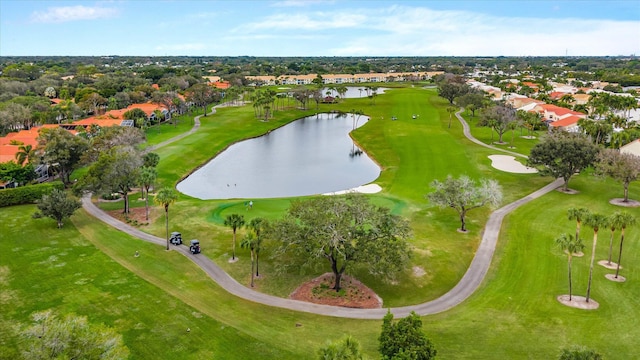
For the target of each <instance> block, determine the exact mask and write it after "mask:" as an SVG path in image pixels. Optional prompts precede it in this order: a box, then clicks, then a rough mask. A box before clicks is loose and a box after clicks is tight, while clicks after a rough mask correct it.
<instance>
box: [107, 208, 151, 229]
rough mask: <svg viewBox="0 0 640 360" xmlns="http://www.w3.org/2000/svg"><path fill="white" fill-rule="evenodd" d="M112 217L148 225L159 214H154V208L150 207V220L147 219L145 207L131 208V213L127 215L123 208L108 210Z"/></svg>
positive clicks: (131, 223)
mask: <svg viewBox="0 0 640 360" xmlns="http://www.w3.org/2000/svg"><path fill="white" fill-rule="evenodd" d="M106 213H107V214H109V215H110V216H111V217H113V218H115V219H118V220H120V221H122V222H124V223H128V224H129V225H133V226H146V225H149V223H150V222H151V221H153V220H154V219H155V218H156V217H157V214H154V211H153V209H152V208H151V207H150V208H149V221H147V219H146V210H145V208H143V207H142V208H129V214H128V215H126V216H125V214H123V213H122V209H118V210H109V211H106Z"/></svg>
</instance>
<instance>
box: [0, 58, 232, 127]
mask: <svg viewBox="0 0 640 360" xmlns="http://www.w3.org/2000/svg"><path fill="white" fill-rule="evenodd" d="M31 67H32V65H26V64H23V63H20V64H10V65H7V66H6V68H7V69H9V70H8V72H3V73H2V75H1V76H0V135H4V134H6V133H7V132H10V131H18V130H21V129H29V128H31V127H32V126H34V125H39V124H46V123H61V122H68V121H73V120H77V119H79V118H82V117H85V116H88V115H92V114H99V113H102V112H104V111H107V110H116V109H122V108H126V107H127V106H129V105H131V104H134V103H144V102H148V101H152V102H155V103H158V104H162V105H164V106H165V107H166V108H167V109H169V111H170V113H174V112H177V113H179V114H181V113H184V112H186V111H187V110H189V108H190V106H196V107H205V106H206V105H207V104H211V103H215V102H218V101H220V100H221V98H222V93H221V92H220V91H219V90H217V89H215V88H213V87H210V86H208V85H207V84H206V80H205V79H204V78H202V77H201V76H200V75H192V74H188V73H185V72H182V71H175V69H172V68H166V69H165V68H155V67H150V68H148V69H145V70H142V71H134V69H122V70H120V71H117V72H113V71H112V70H111V69H110V68H100V69H98V68H97V67H96V66H93V65H87V66H76V67H71V66H70V67H69V68H68V69H65V70H66V71H64V72H59V71H60V70H63V69H61V68H58V67H55V66H52V67H51V68H47V67H46V66H37V69H38V72H33V71H31ZM158 69H159V70H158ZM155 70H158V71H155ZM170 70H173V71H170ZM64 73H67V74H68V73H71V74H73V76H65V77H64V78H63V74H64ZM152 84H158V85H159V88H154V87H153V86H152ZM178 94H182V95H184V97H185V98H186V101H183V100H182V99H181V98H180V97H179V96H178ZM55 97H58V98H60V101H59V102H58V103H57V104H55V105H53V106H52V104H51V101H50V99H51V98H55ZM132 120H137V118H132Z"/></svg>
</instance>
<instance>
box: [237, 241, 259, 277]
mask: <svg viewBox="0 0 640 360" xmlns="http://www.w3.org/2000/svg"><path fill="white" fill-rule="evenodd" d="M240 247H241V248H243V249H249V252H250V253H251V287H253V267H254V266H253V265H254V263H255V251H256V237H255V236H254V235H253V233H247V234H246V235H245V236H244V238H242V241H241V242H240Z"/></svg>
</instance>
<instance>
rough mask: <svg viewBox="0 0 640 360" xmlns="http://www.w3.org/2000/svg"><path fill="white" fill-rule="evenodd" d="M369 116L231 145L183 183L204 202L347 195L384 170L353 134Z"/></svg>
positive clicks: (289, 128)
mask: <svg viewBox="0 0 640 360" xmlns="http://www.w3.org/2000/svg"><path fill="white" fill-rule="evenodd" d="M367 121H368V118H367V117H366V116H358V115H352V114H347V115H346V116H339V115H338V114H318V115H313V116H309V117H306V118H303V119H299V120H296V121H294V122H292V123H290V124H288V125H286V126H283V127H281V128H279V129H276V130H273V131H271V132H270V133H269V134H266V135H263V136H260V137H258V138H255V139H249V140H245V141H242V142H239V143H236V144H233V145H231V146H230V147H229V148H227V149H226V150H225V151H223V152H222V153H220V154H219V155H218V156H216V157H215V158H214V159H212V160H211V161H210V162H208V163H207V164H206V165H204V166H203V167H201V168H200V169H198V170H196V171H195V172H194V173H192V174H191V175H189V176H188V177H187V178H186V179H184V180H183V181H181V182H180V183H179V184H178V186H177V188H178V191H180V192H182V193H184V194H186V195H189V196H192V197H195V198H198V199H203V200H209V199H234V198H241V199H258V198H278V197H292V196H305V195H315V194H324V193H331V192H337V191H343V190H348V189H352V188H355V187H358V186H360V185H363V184H367V183H370V182H372V181H373V180H375V179H377V178H378V176H379V175H380V167H379V166H378V165H377V164H376V163H375V162H373V160H371V158H369V157H368V156H367V154H366V153H364V152H363V151H362V150H361V149H359V148H358V147H357V146H356V145H355V144H354V142H353V141H352V140H351V137H350V136H349V133H350V132H351V131H352V130H353V129H354V128H357V127H360V126H362V125H364V124H365V123H366V122H367Z"/></svg>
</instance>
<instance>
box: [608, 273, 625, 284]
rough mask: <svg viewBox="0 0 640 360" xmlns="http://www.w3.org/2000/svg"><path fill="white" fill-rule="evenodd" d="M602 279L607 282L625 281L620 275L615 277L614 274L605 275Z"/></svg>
mask: <svg viewBox="0 0 640 360" xmlns="http://www.w3.org/2000/svg"><path fill="white" fill-rule="evenodd" d="M604 277H606V278H607V279H608V280H611V281H615V282H625V281H627V279H626V278H625V277H624V276H622V275H618V277H616V274H607V275H605V276H604Z"/></svg>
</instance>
